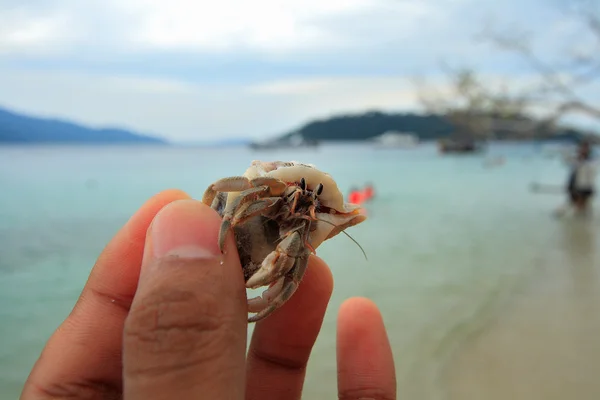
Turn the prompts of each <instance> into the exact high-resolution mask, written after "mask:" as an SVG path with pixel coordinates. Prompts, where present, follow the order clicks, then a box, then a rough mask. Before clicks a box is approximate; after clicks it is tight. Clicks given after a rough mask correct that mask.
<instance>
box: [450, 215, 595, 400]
mask: <svg viewBox="0 0 600 400" xmlns="http://www.w3.org/2000/svg"><path fill="white" fill-rule="evenodd" d="M559 223H562V224H563V225H564V226H563V227H562V228H563V229H562V230H561V231H560V233H559V234H558V235H557V237H556V240H557V241H558V242H557V243H549V249H551V248H553V247H554V246H561V247H562V248H563V249H565V248H566V249H568V251H567V252H566V253H565V252H563V253H561V254H557V257H556V258H555V259H554V260H555V261H556V262H553V263H552V264H550V265H545V266H544V267H543V268H541V269H540V272H539V274H537V275H536V277H535V279H533V280H532V282H531V283H530V284H529V285H528V287H526V288H524V289H523V290H520V292H519V293H516V294H515V295H514V296H513V297H512V299H511V301H510V303H509V305H508V306H507V307H505V308H504V309H503V311H502V312H501V313H500V314H499V315H498V316H497V318H495V319H493V320H492V321H491V322H490V323H489V324H488V325H487V326H486V327H485V329H483V330H482V331H479V332H478V333H477V334H476V335H473V336H472V337H470V338H469V339H468V340H466V341H465V343H464V344H463V346H462V347H461V348H460V349H459V350H458V351H457V352H456V353H455V356H454V357H453V358H452V359H451V361H450V363H448V364H447V368H446V369H445V371H444V374H443V377H442V378H443V380H444V386H445V387H446V388H448V393H449V396H448V398H450V399H453V400H454V399H457V400H458V399H461V400H470V399H478V400H479V399H486V400H496V399H498V400H500V399H503V400H504V399H514V400H520V399H523V400H525V399H526V400H536V399H545V400H554V399H565V400H566V399H578V400H587V399H590V400H591V399H599V398H600V379H598V371H600V282H599V277H600V254H599V249H600V243H599V241H598V237H599V236H600V235H599V234H598V227H597V226H598V225H597V221H592V222H589V221H587V222H586V221H576V220H570V221H564V222H559ZM553 245H554V246H553ZM550 251H551V250H550Z"/></svg>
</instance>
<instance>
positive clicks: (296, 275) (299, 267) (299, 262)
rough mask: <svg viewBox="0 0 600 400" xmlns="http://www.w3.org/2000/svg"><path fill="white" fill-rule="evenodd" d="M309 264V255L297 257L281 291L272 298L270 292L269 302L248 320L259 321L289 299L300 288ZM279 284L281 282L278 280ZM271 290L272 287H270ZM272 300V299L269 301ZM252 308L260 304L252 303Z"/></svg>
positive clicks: (254, 308) (267, 300)
mask: <svg viewBox="0 0 600 400" xmlns="http://www.w3.org/2000/svg"><path fill="white" fill-rule="evenodd" d="M307 266H308V255H307V254H305V255H302V256H300V257H298V258H297V259H296V265H295V266H294V268H293V269H292V272H291V274H290V275H287V276H285V278H284V281H283V285H282V287H281V291H280V292H279V293H278V294H277V295H275V297H274V298H273V299H272V300H270V299H269V298H268V297H270V296H271V293H268V295H269V296H268V297H267V299H266V300H265V301H266V302H267V304H268V305H267V306H266V307H264V308H263V309H262V310H260V311H259V312H258V313H256V314H254V315H253V316H251V317H249V318H248V322H257V321H260V320H261V319H264V318H266V317H267V316H269V315H270V314H271V313H272V312H273V311H275V310H277V309H278V308H279V307H281V305H282V304H283V303H285V302H286V301H288V300H289V298H290V297H292V295H293V294H294V293H295V292H296V289H298V284H299V283H300V281H301V280H302V277H303V276H304V273H305V272H306V267H307ZM278 284H279V282H278ZM269 290H270V289H269ZM252 300H254V299H252ZM269 300H270V301H269ZM250 304H251V305H252V307H251V308H250V307H249V309H250V310H256V309H257V307H256V306H257V305H258V304H252V303H250ZM250 304H249V305H250Z"/></svg>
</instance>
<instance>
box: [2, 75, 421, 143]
mask: <svg viewBox="0 0 600 400" xmlns="http://www.w3.org/2000/svg"><path fill="white" fill-rule="evenodd" d="M0 87H2V88H3V90H2V91H0V104H4V105H6V104H10V105H11V107H13V108H15V109H16V110H17V111H21V112H27V113H33V114H35V115H43V116H52V117H60V118H66V119H71V120H75V121H78V122H81V123H85V124H92V125H95V126H107V125H110V126H115V125H118V126H122V127H128V128H132V129H136V130H139V131H142V132H146V133H153V134H158V135H161V136H164V137H168V138H171V139H173V140H175V141H194V140H205V139H210V138H224V137H240V136H252V137H260V136H265V135H278V134H281V133H284V132H287V131H288V130H290V129H293V128H296V127H297V126H298V125H299V124H302V123H304V122H306V121H308V120H309V119H311V118H313V117H315V116H326V115H329V114H333V113H341V112H351V111H356V112H360V111H362V110H363V109H364V108H365V107H366V108H379V109H405V108H410V107H412V106H413V105H414V96H413V93H412V90H413V89H412V86H411V84H410V82H408V81H407V79H406V78H405V77H401V76H399V77H390V78H377V77H373V78H365V77H357V78H344V79H339V78H329V79H325V80H322V79H317V80H315V81H313V80H311V79H307V80H303V81H297V82H285V81H274V82H265V83H263V84H258V85H244V84H231V85H221V84H216V85H210V84H190V83H187V82H184V81H178V80H166V79H165V80H163V79H145V78H144V79H142V78H138V77H127V76H120V77H115V76H104V75H92V74H82V73H74V72H69V73H66V72H40V71H15V70H6V69H4V70H2V69H0Z"/></svg>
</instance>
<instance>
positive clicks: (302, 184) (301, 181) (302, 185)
mask: <svg viewBox="0 0 600 400" xmlns="http://www.w3.org/2000/svg"><path fill="white" fill-rule="evenodd" d="M300 189H302V190H306V181H305V180H304V178H300Z"/></svg>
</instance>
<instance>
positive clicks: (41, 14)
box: [0, 0, 581, 140]
mask: <svg viewBox="0 0 600 400" xmlns="http://www.w3.org/2000/svg"><path fill="white" fill-rule="evenodd" d="M515 5H518V10H519V11H518V12H515V9H516V8H515ZM533 15H535V16H536V18H532V16H533ZM488 20H489V21H495V22H496V23H497V26H505V23H510V22H514V23H515V24H516V25H518V26H521V27H529V28H530V29H533V30H535V31H536V32H537V33H538V34H540V35H541V38H540V40H538V41H537V42H536V44H537V45H538V46H539V48H541V49H542V50H543V51H546V52H550V53H551V52H552V51H553V49H556V48H559V45H561V40H563V43H562V44H563V45H564V44H565V43H564V41H565V40H566V41H568V40H572V39H573V38H576V37H577V36H576V32H577V29H578V28H577V26H576V24H573V23H572V21H570V20H568V18H567V17H566V16H565V15H563V14H560V12H559V11H557V10H556V9H553V8H552V7H548V6H547V0H507V1H506V2H484V3H482V2H480V1H477V0H418V1H417V0H329V1H323V0H286V1H278V0H256V1H253V2H249V1H245V0H223V1H220V2H216V1H207V0H170V1H168V2H164V1H158V0H86V1H81V0H28V1H27V2H24V1H22V0H3V1H2V2H0V56H1V57H2V59H3V61H5V62H4V63H3V65H4V67H3V68H0V87H1V88H2V90H1V91H0V103H2V104H4V105H6V106H9V107H14V108H17V109H18V110H21V111H25V112H30V113H34V114H37V113H39V114H43V115H49V116H50V115H52V116H54V115H56V116H60V117H65V118H69V119H75V120H77V121H80V122H84V123H90V124H94V125H120V126H125V127H131V128H134V129H137V130H141V131H144V132H148V133H158V134H160V135H164V136H166V137H169V138H173V139H175V140H196V139H198V140H199V139H204V138H209V137H233V136H246V135H250V136H261V135H270V134H279V133H281V132H285V131H287V130H289V129H293V128H295V127H297V126H298V125H299V124H301V123H303V122H305V121H307V120H309V119H311V118H313V117H320V116H326V115H329V114H332V113H340V112H349V111H357V112H358V111H362V110H364V109H368V108H381V109H395V110H401V109H414V108H416V107H417V106H418V104H417V102H416V100H415V94H414V86H413V85H412V84H411V82H410V79H411V77H413V76H415V75H418V74H419V75H424V76H428V77H429V78H432V77H433V78H434V79H433V82H434V83H435V84H436V85H437V88H438V89H440V90H442V89H443V88H444V84H445V83H444V82H443V81H440V80H439V79H438V78H439V72H440V71H439V61H441V60H445V61H448V62H450V63H451V64H453V65H473V66H475V67H476V68H478V69H479V70H480V71H481V72H482V73H484V74H486V76H488V77H491V76H495V75H499V74H504V75H510V76H512V77H513V78H514V77H516V78H517V79H522V78H523V77H525V78H526V77H527V76H526V75H524V74H526V73H528V72H529V71H527V70H526V69H524V66H523V63H519V62H515V59H514V58H512V59H511V57H510V56H508V55H506V54H504V53H502V52H499V51H497V50H496V49H494V48H492V47H490V46H486V45H481V44H479V45H478V44H475V43H474V42H473V35H474V34H475V33H477V32H478V31H480V30H481V29H482V27H483V26H484V25H486V24H488V25H490V24H491V22H490V23H488ZM536 21H537V22H536ZM567 34H568V35H567ZM561 38H562V39H561ZM565 38H566V39H565ZM567 44H568V43H567ZM563 47H564V46H563ZM571 47H572V48H573V49H574V47H573V46H571ZM577 51H581V50H579V49H577ZM519 77H520V78H519Z"/></svg>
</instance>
